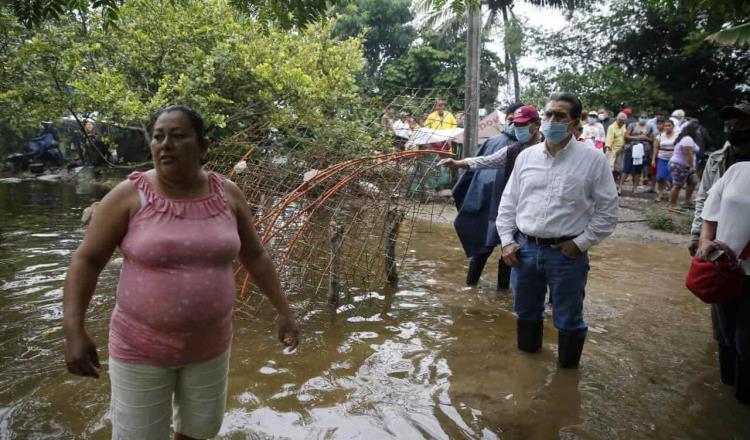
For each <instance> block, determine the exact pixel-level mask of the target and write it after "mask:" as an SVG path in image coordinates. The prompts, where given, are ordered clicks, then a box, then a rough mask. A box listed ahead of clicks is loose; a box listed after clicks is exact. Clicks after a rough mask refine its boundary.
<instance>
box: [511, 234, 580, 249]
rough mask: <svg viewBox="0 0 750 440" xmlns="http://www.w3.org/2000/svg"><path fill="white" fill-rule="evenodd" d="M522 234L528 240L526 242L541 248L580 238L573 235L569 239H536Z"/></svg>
mask: <svg viewBox="0 0 750 440" xmlns="http://www.w3.org/2000/svg"><path fill="white" fill-rule="evenodd" d="M521 234H522V235H523V236H524V237H525V238H526V241H529V242H531V243H536V244H538V245H539V246H550V245H553V244H560V243H562V242H563V241H568V240H572V239H574V238H576V237H578V236H577V235H572V236H569V237H554V238H539V237H534V236H533V235H526V234H524V233H523V232H521Z"/></svg>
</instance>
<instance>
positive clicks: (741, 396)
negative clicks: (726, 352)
mask: <svg viewBox="0 0 750 440" xmlns="http://www.w3.org/2000/svg"><path fill="white" fill-rule="evenodd" d="M734 397H736V398H737V400H739V401H740V402H742V403H744V404H750V359H739V358H738V359H737V363H736V366H735V372H734Z"/></svg>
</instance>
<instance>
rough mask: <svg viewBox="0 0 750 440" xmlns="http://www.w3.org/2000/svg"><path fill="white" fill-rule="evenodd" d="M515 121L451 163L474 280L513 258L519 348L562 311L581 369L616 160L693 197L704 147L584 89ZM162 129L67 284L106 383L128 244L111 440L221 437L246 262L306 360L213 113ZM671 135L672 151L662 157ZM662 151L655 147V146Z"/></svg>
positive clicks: (714, 245)
mask: <svg viewBox="0 0 750 440" xmlns="http://www.w3.org/2000/svg"><path fill="white" fill-rule="evenodd" d="M507 110H508V111H507V116H506V117H507V119H506V129H505V131H504V132H503V133H501V134H499V135H498V136H495V137H493V138H491V139H489V140H488V141H487V142H485V144H484V145H483V146H482V148H481V150H480V155H479V156H478V157H473V158H467V159H462V160H456V159H452V158H446V159H444V160H442V161H441V162H440V164H441V165H444V166H446V167H452V168H463V169H466V170H467V172H466V173H464V174H463V175H462V178H461V180H459V184H457V185H456V187H455V188H454V197H455V198H456V201H457V205H458V207H459V214H458V216H457V218H456V224H455V226H456V230H457V233H458V235H459V238H460V239H461V242H462V245H463V246H464V249H465V251H466V253H467V256H469V257H471V262H470V267H469V272H468V274H467V284H476V282H477V280H478V279H479V276H480V275H481V272H482V270H483V268H484V265H485V263H486V262H487V260H488V258H489V256H490V254H491V252H492V250H493V248H495V247H496V246H500V247H501V254H502V255H501V257H502V262H501V263H499V265H498V269H499V275H498V287H500V288H505V287H507V285H508V284H510V285H511V286H512V288H513V295H514V306H513V310H514V314H515V316H516V318H517V326H516V336H517V346H518V348H519V349H520V350H521V351H524V352H528V353H535V352H539V351H540V350H541V349H542V336H543V333H544V326H543V322H544V312H545V303H546V302H547V301H548V300H549V302H551V304H552V320H553V323H554V326H555V328H557V330H558V364H559V366H560V367H561V368H576V367H578V365H579V362H580V359H581V354H582V351H583V347H584V342H585V340H586V335H587V329H588V326H587V324H586V321H585V320H584V297H585V294H586V281H587V277H588V272H589V257H588V251H589V250H590V249H591V248H592V247H593V246H595V245H597V244H598V243H600V242H601V241H602V240H604V239H605V238H607V237H608V236H609V235H610V234H611V233H612V232H613V231H614V230H615V227H616V225H617V219H618V193H617V192H618V191H617V189H618V188H617V184H618V183H620V184H621V181H617V182H616V180H615V178H613V171H615V170H613V168H612V164H613V162H614V163H616V162H617V161H618V160H619V161H621V162H623V164H624V163H626V162H627V161H631V164H630V168H628V169H630V170H634V169H635V168H634V167H636V166H639V165H640V166H644V164H643V160H644V158H647V157H649V156H650V157H652V158H653V159H654V160H662V161H667V162H668V165H669V167H668V171H669V173H670V175H671V176H672V184H673V188H674V186H677V187H678V188H679V187H681V186H680V185H682V184H685V185H686V184H687V181H688V180H689V179H690V178H691V176H693V179H695V177H694V176H695V167H696V156H697V154H696V153H697V151H699V150H698V147H697V145H698V142H699V141H698V139H699V138H700V136H701V134H700V132H699V131H698V130H699V129H697V128H691V124H692V123H693V122H690V121H686V120H684V119H685V118H684V114H682V113H681V112H675V114H676V116H675V118H676V119H677V120H672V119H669V120H661V119H660V118H659V117H658V116H657V118H656V121H655V126H656V129H650V128H649V127H650V125H649V124H650V122H649V119H647V117H648V115H645V114H641V115H640V118H639V120H638V121H633V122H631V123H630V124H631V125H630V127H629V128H623V127H626V123H627V117H628V113H627V112H625V111H623V112H621V113H620V114H618V115H617V117H616V118H615V120H614V121H609V118H608V116H607V114H606V113H597V116H596V119H595V118H594V116H593V114H592V113H588V114H586V113H584V112H583V109H582V105H581V102H580V100H579V99H578V98H577V97H576V96H574V95H572V94H569V93H559V94H556V95H553V96H552V97H551V98H550V99H549V102H548V103H547V104H546V106H545V108H544V109H543V111H542V112H539V111H538V109H536V108H535V107H533V106H531V105H520V104H516V105H512V106H510V107H509V108H508V109H507ZM391 114H392V113H391ZM584 114H585V115H586V119H587V123H586V124H581V122H580V121H581V118H582V116H583V115H584ZM681 115H682V119H683V120H680V116H681ZM400 116H403V115H400ZM407 116H408V115H407ZM721 116H722V118H723V119H724V123H725V129H726V132H727V143H726V145H725V147H724V148H723V149H721V150H720V151H717V152H714V153H712V154H711V155H710V156H709V157H708V160H707V163H706V167H705V168H706V169H705V172H704V173H703V177H702V179H701V181H700V186H699V188H698V193H697V197H696V209H695V219H694V223H693V237H694V241H693V242H692V243H691V247H690V252H691V253H694V254H695V258H696V259H698V260H713V259H716V258H730V259H731V258H733V259H735V260H737V256H739V257H740V259H739V261H738V265H739V266H738V267H739V268H740V269H738V270H742V274H743V275H742V276H743V278H742V287H741V289H740V290H739V291H737V292H732V293H733V294H734V296H733V297H732V299H731V301H726V302H722V303H720V304H716V305H715V306H714V308H713V310H714V312H715V317H716V324H717V339H718V343H719V363H720V370H721V380H722V381H723V382H724V383H726V384H730V385H733V386H734V387H735V395H736V397H737V399H738V400H739V401H741V402H743V403H750V258H748V256H750V243H749V242H750V106H748V105H736V106H731V107H726V108H725V109H723V110H722V111H721ZM399 119H401V118H399ZM407 121H408V119H407ZM385 122H387V121H385ZM392 123H393V124H394V125H395V122H392ZM455 123H456V121H455V119H454V118H453V116H452V115H450V113H448V112H446V111H445V109H444V103H443V105H442V106H436V110H435V112H433V113H432V114H430V115H428V117H427V118H426V124H430V125H431V126H443V125H445V124H448V125H450V124H455ZM605 127H606V129H605ZM613 127H614V128H613ZM678 129H679V134H677V133H678V131H677V130H678ZM603 132H606V133H607V134H606V135H605V136H602V133H603ZM586 133H588V135H587V134H586ZM149 134H150V135H151V136H150V138H151V152H152V158H153V165H154V167H153V169H152V170H149V171H146V172H134V173H132V174H131V175H130V176H128V178H127V179H126V180H124V181H123V182H121V183H120V184H119V185H117V187H115V188H114V189H113V190H112V191H111V192H110V193H109V194H107V196H106V197H104V199H103V200H102V201H101V203H100V205H99V206H98V208H97V211H96V212H95V213H94V215H93V217H92V220H91V224H90V226H89V228H88V230H87V231H86V235H85V237H84V239H83V242H82V243H81V245H80V246H79V248H78V249H77V250H76V252H75V254H74V256H73V258H72V261H71V264H70V267H69V270H68V274H67V277H66V280H65V288H64V317H63V330H64V333H65V361H66V364H67V368H68V370H69V371H70V372H71V373H73V374H76V375H80V376H89V377H98V376H99V370H100V368H101V367H100V362H99V358H98V355H97V348H96V345H95V344H94V342H93V340H92V339H91V338H90V337H89V335H88V333H87V332H86V311H87V309H88V306H89V303H90V301H91V298H92V296H93V295H94V291H95V289H96V284H97V279H98V276H99V274H100V273H101V271H102V269H103V268H104V267H105V265H106V264H107V262H108V260H109V259H110V257H111V256H112V254H113V252H114V250H115V248H118V247H119V248H120V250H121V251H122V254H123V256H124V260H123V265H122V270H121V275H120V281H119V284H118V288H117V295H116V305H115V308H114V311H113V313H112V318H111V325H110V336H109V356H110V358H109V377H110V381H111V390H112V391H111V392H112V399H111V414H112V416H111V417H112V429H113V435H112V437H113V438H118V439H119V438H133V439H136V438H137V439H141V438H160V439H161V438H168V437H169V434H170V430H171V429H172V428H171V427H172V426H173V427H174V431H175V435H174V438H176V439H193V438H210V437H213V436H215V435H216V434H217V432H218V431H219V428H220V426H221V423H222V418H223V414H224V408H225V405H226V398H227V378H228V368H229V367H228V365H229V362H228V361H229V355H230V353H229V349H230V344H231V335H232V314H233V304H234V297H235V293H236V286H235V283H234V276H233V272H234V267H233V261H235V259H237V260H239V261H240V263H241V264H242V266H243V267H244V268H245V269H246V270H247V271H248V273H249V274H250V275H251V277H252V279H253V281H254V282H255V284H256V285H257V286H258V287H259V288H260V290H261V291H262V292H263V293H264V294H265V295H266V296H268V298H269V300H270V302H271V303H272V305H273V306H274V307H275V308H276V310H277V311H278V313H279V316H278V337H279V340H280V342H281V343H282V344H284V345H285V346H288V347H296V346H297V344H298V342H299V328H298V327H297V324H296V322H295V318H294V314H293V313H292V311H291V309H290V307H289V305H288V303H287V301H286V298H285V296H284V294H283V292H282V287H281V284H280V282H279V278H278V276H277V273H276V270H275V268H274V265H273V262H272V260H271V258H270V256H269V255H268V253H267V252H266V251H265V250H264V248H263V246H262V244H261V242H260V239H259V237H258V234H257V232H256V230H255V228H254V226H253V224H254V222H253V217H252V214H251V212H250V210H249V208H248V204H247V201H246V200H245V196H244V194H243V193H242V191H241V190H240V189H239V188H238V187H237V186H236V185H235V184H234V183H233V182H231V181H230V180H228V179H227V178H225V177H223V176H221V175H219V174H216V173H213V172H209V171H206V170H204V168H203V166H202V160H203V158H204V156H205V154H206V148H207V145H206V139H205V129H204V124H203V120H202V118H201V116H200V115H199V114H198V113H196V112H195V111H194V110H192V109H190V108H187V107H184V106H169V107H166V108H164V109H162V110H161V111H160V112H158V113H157V114H156V115H155V117H154V119H153V122H152V124H151V125H150V128H149ZM610 134H611V135H610ZM662 135H663V136H662ZM587 136H590V137H587ZM666 140H669V143H668V145H669V146H670V147H671V148H664V149H662V145H664V144H667V142H666ZM591 141H593V142H591ZM649 141H653V144H654V146H653V147H651V148H653V152H649V146H644V145H643V144H644V143H645V144H650V143H651V142H649ZM602 143H603V144H602ZM628 144H630V147H629V149H630V150H631V152H630V154H625V149H626V148H628V147H627V146H626V145H628ZM635 144H641V145H642V146H641V147H635ZM600 149H601V150H604V153H605V154H602V152H601V151H600ZM666 151H670V152H671V153H672V154H671V156H670V157H669V158H667V157H666V156H665V155H662V154H661V153H662V152H666ZM678 151H680V152H678ZM675 156H677V159H676V160H675ZM628 158H630V159H628ZM639 158H640V159H641V160H640V161H638V160H635V159H639ZM645 160H647V159H645ZM623 169H625V168H624V165H623ZM634 172H635V173H636V174H638V173H639V172H640V171H639V170H635V171H634ZM658 172H659V169H657V173H658ZM662 172H666V171H663V168H662ZM614 177H619V176H616V175H615V176H614ZM469 205H471V206H469ZM206 231H210V233H207V232H206ZM717 254H718V255H719V256H718V257H717ZM735 260H732V261H735ZM509 268H510V270H509Z"/></svg>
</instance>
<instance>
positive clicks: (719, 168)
mask: <svg viewBox="0 0 750 440" xmlns="http://www.w3.org/2000/svg"><path fill="white" fill-rule="evenodd" d="M729 148H731V145H730V144H729V142H727V143H726V145H724V148H722V149H721V150H719V151H714V152H713V153H711V155H710V156H708V160H707V161H706V166H705V168H704V169H703V175H702V176H701V183H700V185H698V191H697V193H696V195H695V213H694V214H693V225H692V227H691V228H690V235H691V236H692V239H693V240H698V239H699V238H700V236H701V227H702V226H703V217H702V214H703V205H704V204H705V203H706V198H708V191H709V190H710V189H711V188H712V187H713V186H714V184H715V183H716V182H718V181H719V179H721V176H722V175H723V174H724V171H725V170H724V155H725V154H727V150H728V149H729Z"/></svg>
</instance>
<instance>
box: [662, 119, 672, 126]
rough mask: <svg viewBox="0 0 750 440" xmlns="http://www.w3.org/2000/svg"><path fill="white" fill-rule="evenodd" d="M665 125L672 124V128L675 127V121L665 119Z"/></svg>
mask: <svg viewBox="0 0 750 440" xmlns="http://www.w3.org/2000/svg"><path fill="white" fill-rule="evenodd" d="M664 123H665V124H672V127H674V121H673V120H671V119H670V118H665V119H664Z"/></svg>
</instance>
